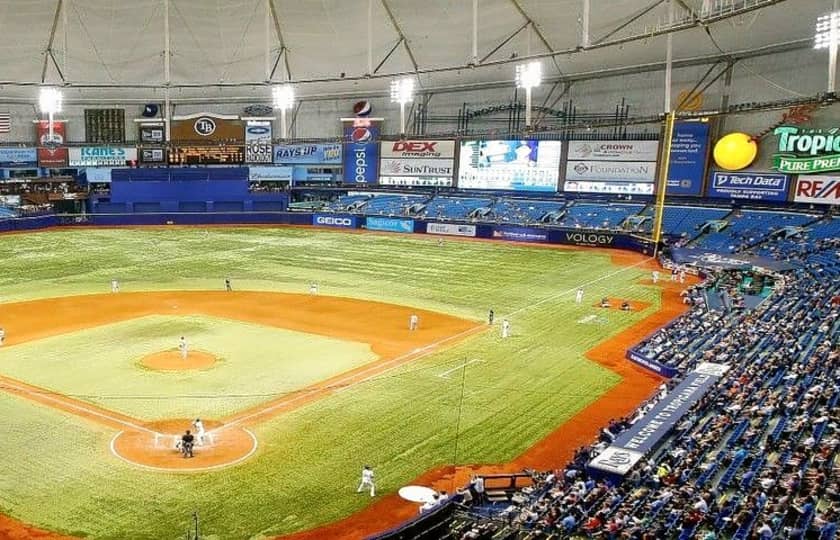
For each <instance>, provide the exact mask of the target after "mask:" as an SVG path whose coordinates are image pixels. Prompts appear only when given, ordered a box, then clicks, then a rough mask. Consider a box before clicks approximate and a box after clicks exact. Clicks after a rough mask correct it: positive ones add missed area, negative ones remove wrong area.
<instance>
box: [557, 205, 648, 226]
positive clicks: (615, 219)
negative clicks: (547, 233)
mask: <svg viewBox="0 0 840 540" xmlns="http://www.w3.org/2000/svg"><path fill="white" fill-rule="evenodd" d="M642 209H644V205H641V204H574V205H572V206H569V207H568V208H567V209H566V215H565V216H564V217H563V219H562V220H561V222H560V225H563V226H565V227H576V228H587V229H616V228H618V227H619V226H620V225H621V223H622V222H623V221H624V220H625V219H627V217H628V216H632V215H634V214H638V213H639V212H641V211H642Z"/></svg>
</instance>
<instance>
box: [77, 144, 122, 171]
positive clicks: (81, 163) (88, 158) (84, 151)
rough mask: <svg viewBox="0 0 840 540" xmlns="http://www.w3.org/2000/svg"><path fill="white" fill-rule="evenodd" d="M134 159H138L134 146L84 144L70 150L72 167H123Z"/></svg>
mask: <svg viewBox="0 0 840 540" xmlns="http://www.w3.org/2000/svg"><path fill="white" fill-rule="evenodd" d="M134 161H137V148H134V147H113V146H82V147H81V148H70V149H69V151H68V164H69V165H70V166H71V167H111V166H113V167H122V166H124V165H126V164H127V163H131V162H134Z"/></svg>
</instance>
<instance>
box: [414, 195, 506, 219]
mask: <svg viewBox="0 0 840 540" xmlns="http://www.w3.org/2000/svg"><path fill="white" fill-rule="evenodd" d="M492 205H493V199H488V198H478V197H442V196H438V197H435V198H434V199H432V200H431V201H430V202H429V203H428V204H427V205H426V209H425V210H424V211H423V213H422V214H421V217H428V218H433V219H467V218H468V217H470V214H471V213H472V212H473V211H475V210H479V209H485V210H486V213H487V214H489V212H490V207H491V206H492Z"/></svg>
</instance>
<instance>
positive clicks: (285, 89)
mask: <svg viewBox="0 0 840 540" xmlns="http://www.w3.org/2000/svg"><path fill="white" fill-rule="evenodd" d="M271 97H272V98H273V102H274V108H275V109H280V138H281V139H285V138H286V135H287V133H286V132H287V129H286V111H288V110H290V109H291V108H292V107H294V106H295V89H294V87H293V86H292V85H290V84H284V85H281V86H275V87H274V89H273V90H272V91H271Z"/></svg>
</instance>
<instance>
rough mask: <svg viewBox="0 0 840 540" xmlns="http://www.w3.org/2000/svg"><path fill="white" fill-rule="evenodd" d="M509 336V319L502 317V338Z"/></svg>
mask: <svg viewBox="0 0 840 540" xmlns="http://www.w3.org/2000/svg"><path fill="white" fill-rule="evenodd" d="M509 337H510V321H508V320H507V319H502V338H504V339H507V338H509Z"/></svg>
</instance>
